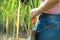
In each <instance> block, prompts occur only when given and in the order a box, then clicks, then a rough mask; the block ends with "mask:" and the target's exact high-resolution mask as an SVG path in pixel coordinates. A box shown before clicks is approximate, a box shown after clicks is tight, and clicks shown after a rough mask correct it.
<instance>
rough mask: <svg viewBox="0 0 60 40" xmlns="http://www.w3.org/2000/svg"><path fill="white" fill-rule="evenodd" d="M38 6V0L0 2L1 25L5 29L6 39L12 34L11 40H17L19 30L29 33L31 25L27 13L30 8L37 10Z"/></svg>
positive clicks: (3, 0)
mask: <svg viewBox="0 0 60 40" xmlns="http://www.w3.org/2000/svg"><path fill="white" fill-rule="evenodd" d="M39 5H40V0H38V1H37V0H29V1H28V0H24V1H23V2H21V0H0V13H1V14H0V15H1V20H0V21H2V23H3V24H2V25H3V27H4V28H6V39H5V40H8V36H9V34H11V33H12V40H15V36H16V40H18V38H19V29H20V27H22V29H23V30H24V29H25V30H26V32H27V33H28V32H30V30H31V28H32V23H31V19H30V15H29V12H30V10H31V9H32V8H37V7H38V6H39Z"/></svg>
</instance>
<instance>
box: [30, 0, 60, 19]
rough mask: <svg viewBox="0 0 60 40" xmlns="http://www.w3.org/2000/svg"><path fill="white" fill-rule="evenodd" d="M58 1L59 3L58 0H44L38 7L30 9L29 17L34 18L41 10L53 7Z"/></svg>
mask: <svg viewBox="0 0 60 40" xmlns="http://www.w3.org/2000/svg"><path fill="white" fill-rule="evenodd" d="M58 3H60V0H46V1H45V2H44V3H43V5H40V7H39V8H36V9H32V10H31V11H30V16H31V18H32V19H33V18H35V17H36V16H37V15H39V14H40V13H41V12H44V11H47V10H49V9H51V8H53V7H55V6H56V5H57V4H58Z"/></svg>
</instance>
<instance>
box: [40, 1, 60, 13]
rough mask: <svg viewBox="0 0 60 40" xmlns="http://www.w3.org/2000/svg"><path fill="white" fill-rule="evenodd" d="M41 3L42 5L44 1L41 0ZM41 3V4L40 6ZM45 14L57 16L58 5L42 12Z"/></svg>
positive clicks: (59, 7) (59, 5) (59, 9)
mask: <svg viewBox="0 0 60 40" xmlns="http://www.w3.org/2000/svg"><path fill="white" fill-rule="evenodd" d="M41 1H42V3H44V1H45V0H41ZM42 3H41V4H42ZM44 12H45V13H50V14H57V13H58V14H59V13H60V3H59V4H57V5H56V6H55V7H54V8H52V9H50V10H48V11H44Z"/></svg>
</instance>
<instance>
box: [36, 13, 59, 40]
mask: <svg viewBox="0 0 60 40" xmlns="http://www.w3.org/2000/svg"><path fill="white" fill-rule="evenodd" d="M36 27H37V28H36V31H40V32H39V33H38V35H37V40H60V14H46V13H42V15H40V16H39V19H38V22H37V24H36ZM46 28H47V29H46ZM41 30H43V31H41Z"/></svg>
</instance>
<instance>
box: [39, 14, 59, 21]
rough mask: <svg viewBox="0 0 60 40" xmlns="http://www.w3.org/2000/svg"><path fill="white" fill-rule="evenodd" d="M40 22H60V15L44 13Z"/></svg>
mask: <svg viewBox="0 0 60 40" xmlns="http://www.w3.org/2000/svg"><path fill="white" fill-rule="evenodd" d="M39 20H41V21H43V22H60V14H49V13H42V14H41V15H40V16H39Z"/></svg>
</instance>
